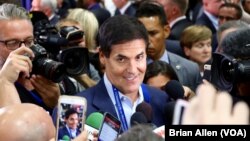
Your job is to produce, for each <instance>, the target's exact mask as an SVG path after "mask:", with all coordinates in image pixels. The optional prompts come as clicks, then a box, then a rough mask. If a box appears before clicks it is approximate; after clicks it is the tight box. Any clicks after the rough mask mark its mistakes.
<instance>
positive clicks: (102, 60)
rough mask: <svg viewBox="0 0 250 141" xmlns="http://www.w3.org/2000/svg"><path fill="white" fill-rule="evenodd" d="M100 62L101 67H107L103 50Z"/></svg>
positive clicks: (100, 52) (100, 54)
mask: <svg viewBox="0 0 250 141" xmlns="http://www.w3.org/2000/svg"><path fill="white" fill-rule="evenodd" d="M99 60H100V63H101V65H103V66H105V63H106V61H105V55H104V53H103V52H102V51H101V50H99Z"/></svg>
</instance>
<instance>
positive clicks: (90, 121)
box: [86, 112, 103, 129]
mask: <svg viewBox="0 0 250 141" xmlns="http://www.w3.org/2000/svg"><path fill="white" fill-rule="evenodd" d="M102 120H103V114H102V113H100V112H94V113H91V114H90V115H89V116H88V117H87V119H86V124H87V125H89V126H91V127H93V128H95V129H99V128H100V127H101V124H102Z"/></svg>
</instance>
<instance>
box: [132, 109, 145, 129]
mask: <svg viewBox="0 0 250 141" xmlns="http://www.w3.org/2000/svg"><path fill="white" fill-rule="evenodd" d="M147 123H148V121H147V118H146V117H145V115H144V114H143V113H142V112H135V113H134V114H133V115H132V116H131V119H130V125H131V127H132V126H135V125H138V124H147Z"/></svg>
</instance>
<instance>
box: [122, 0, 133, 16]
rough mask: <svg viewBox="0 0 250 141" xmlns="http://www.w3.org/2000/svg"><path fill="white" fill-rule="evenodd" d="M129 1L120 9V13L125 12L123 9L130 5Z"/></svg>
mask: <svg viewBox="0 0 250 141" xmlns="http://www.w3.org/2000/svg"><path fill="white" fill-rule="evenodd" d="M131 4H132V3H131V1H128V2H127V4H125V5H124V6H123V7H122V8H121V9H119V10H120V12H121V14H122V15H123V14H124V13H125V11H126V10H127V8H128V7H129V6H130V5H131Z"/></svg>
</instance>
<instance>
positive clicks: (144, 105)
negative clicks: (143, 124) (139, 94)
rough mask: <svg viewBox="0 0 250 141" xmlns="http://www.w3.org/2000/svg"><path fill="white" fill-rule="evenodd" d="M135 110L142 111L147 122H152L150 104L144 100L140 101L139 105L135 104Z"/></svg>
mask: <svg viewBox="0 0 250 141" xmlns="http://www.w3.org/2000/svg"><path fill="white" fill-rule="evenodd" d="M135 111H136V112H141V113H143V114H144V116H145V117H146V119H147V122H148V123H151V122H152V119H153V113H152V107H151V105H150V104H148V103H146V102H144V101H143V102H142V103H140V104H139V105H137V107H136V110H135Z"/></svg>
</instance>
